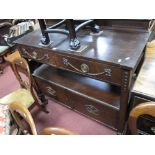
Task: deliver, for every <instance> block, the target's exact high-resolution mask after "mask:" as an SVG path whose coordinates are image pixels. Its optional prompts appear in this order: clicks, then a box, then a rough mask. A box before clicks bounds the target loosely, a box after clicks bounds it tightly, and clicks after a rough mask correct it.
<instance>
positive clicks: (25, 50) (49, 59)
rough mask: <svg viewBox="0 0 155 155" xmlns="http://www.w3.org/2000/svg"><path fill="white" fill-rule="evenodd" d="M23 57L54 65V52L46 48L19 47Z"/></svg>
mask: <svg viewBox="0 0 155 155" xmlns="http://www.w3.org/2000/svg"><path fill="white" fill-rule="evenodd" d="M20 51H21V54H22V56H23V57H25V58H28V59H33V60H35V61H38V62H41V63H46V64H50V65H53V66H55V60H54V54H53V53H51V52H48V51H46V50H40V49H37V48H31V47H25V46H22V47H20Z"/></svg>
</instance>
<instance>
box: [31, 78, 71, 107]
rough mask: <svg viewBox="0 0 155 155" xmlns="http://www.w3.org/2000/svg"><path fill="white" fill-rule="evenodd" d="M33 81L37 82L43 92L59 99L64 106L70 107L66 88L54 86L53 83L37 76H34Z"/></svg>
mask: <svg viewBox="0 0 155 155" xmlns="http://www.w3.org/2000/svg"><path fill="white" fill-rule="evenodd" d="M34 78H35V81H36V82H37V84H38V87H39V89H40V90H41V91H42V93H43V94H45V95H47V96H49V97H51V98H54V99H55V100H57V101H60V102H61V103H62V104H64V105H65V106H67V107H69V108H72V107H73V106H72V105H71V104H70V103H69V102H68V99H67V96H66V90H65V89H63V88H61V87H59V86H56V85H55V84H52V83H49V82H47V81H45V80H42V79H39V78H38V77H34Z"/></svg>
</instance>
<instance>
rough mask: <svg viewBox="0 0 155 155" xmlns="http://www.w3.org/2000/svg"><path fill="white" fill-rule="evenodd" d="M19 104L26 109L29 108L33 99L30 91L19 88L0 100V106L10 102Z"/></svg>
mask: <svg viewBox="0 0 155 155" xmlns="http://www.w3.org/2000/svg"><path fill="white" fill-rule="evenodd" d="M16 101H17V102H20V103H22V104H23V105H24V106H26V107H27V108H29V107H30V106H31V105H32V104H33V103H34V99H33V97H32V95H31V93H30V91H28V90H26V89H23V88H20V89H18V90H16V91H14V92H12V93H10V94H8V95H6V96H4V97H3V98H1V99H0V104H6V105H9V104H10V103H12V102H16Z"/></svg>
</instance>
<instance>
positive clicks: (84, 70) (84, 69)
mask: <svg viewBox="0 0 155 155" xmlns="http://www.w3.org/2000/svg"><path fill="white" fill-rule="evenodd" d="M81 70H82V72H83V73H88V72H89V67H88V65H86V64H81Z"/></svg>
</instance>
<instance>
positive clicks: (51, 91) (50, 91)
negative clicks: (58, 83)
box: [46, 87, 56, 96]
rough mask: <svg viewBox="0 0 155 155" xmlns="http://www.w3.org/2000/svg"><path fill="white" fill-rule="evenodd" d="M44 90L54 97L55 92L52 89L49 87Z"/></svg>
mask: <svg viewBox="0 0 155 155" xmlns="http://www.w3.org/2000/svg"><path fill="white" fill-rule="evenodd" d="M46 89H47V92H48V93H49V94H50V95H53V96H56V91H55V90H54V89H52V88H51V87H46Z"/></svg>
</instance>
